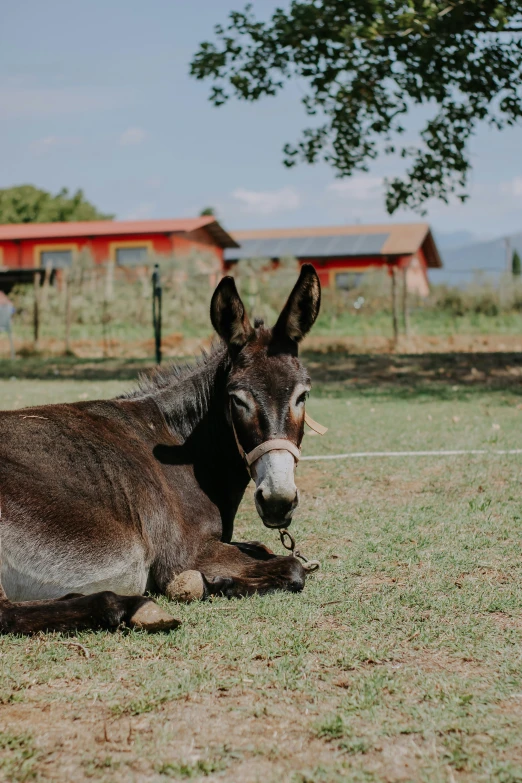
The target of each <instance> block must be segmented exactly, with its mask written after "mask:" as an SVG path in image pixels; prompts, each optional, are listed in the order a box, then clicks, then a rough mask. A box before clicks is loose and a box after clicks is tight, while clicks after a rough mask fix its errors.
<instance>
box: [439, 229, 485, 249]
mask: <svg viewBox="0 0 522 783" xmlns="http://www.w3.org/2000/svg"><path fill="white" fill-rule="evenodd" d="M433 236H434V238H435V242H436V243H437V247H438V248H439V250H446V248H449V247H451V248H453V247H460V246H461V245H471V244H472V243H474V242H478V241H479V239H478V237H477V235H476V234H472V233H471V231H449V232H447V233H444V232H442V231H433Z"/></svg>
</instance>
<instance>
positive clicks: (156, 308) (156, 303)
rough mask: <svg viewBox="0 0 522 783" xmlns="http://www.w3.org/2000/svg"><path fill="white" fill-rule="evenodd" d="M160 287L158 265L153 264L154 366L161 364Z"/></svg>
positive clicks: (161, 292)
mask: <svg viewBox="0 0 522 783" xmlns="http://www.w3.org/2000/svg"><path fill="white" fill-rule="evenodd" d="M162 294H163V291H162V287H161V277H160V269H159V264H154V271H153V273H152V326H153V329H154V342H155V348H156V364H161V358H162V357H161V300H162Z"/></svg>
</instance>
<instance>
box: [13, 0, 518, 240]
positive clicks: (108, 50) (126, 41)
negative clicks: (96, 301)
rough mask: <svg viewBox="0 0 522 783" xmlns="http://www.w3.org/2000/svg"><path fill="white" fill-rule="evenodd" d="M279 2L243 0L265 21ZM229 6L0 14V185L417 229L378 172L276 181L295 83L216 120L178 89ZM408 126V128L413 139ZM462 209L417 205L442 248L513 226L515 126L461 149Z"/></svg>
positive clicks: (49, 5) (71, 0)
mask: <svg viewBox="0 0 522 783" xmlns="http://www.w3.org/2000/svg"><path fill="white" fill-rule="evenodd" d="M282 4H283V5H284V0H279V2H273V0H256V2H254V7H255V9H256V11H258V12H261V13H262V14H263V15H265V16H266V15H268V14H269V13H270V11H271V9H273V8H274V7H275V6H276V5H282ZM243 5H244V1H243V0H193V1H192V2H189V0H154V2H148V3H144V2H143V1H142V0H140V2H137V0H103V2H102V1H101V0H89V2H88V3H86V2H80V1H79V0H45V2H41V0H23V1H22V2H19V3H2V4H1V6H0V188H4V187H10V186H12V185H18V184H25V183H30V184H34V185H36V186H38V187H41V188H45V189H46V190H50V191H53V192H56V191H58V190H59V189H60V188H62V187H68V188H69V189H71V190H76V189H77V188H82V189H83V190H84V192H85V194H86V196H87V198H88V199H89V200H91V201H92V202H93V203H94V204H95V205H96V206H97V207H98V208H99V209H101V210H102V211H105V212H109V213H114V214H115V215H116V217H117V218H119V219H139V218H164V217H183V216H190V215H197V214H198V213H199V211H200V210H201V209H202V208H203V207H206V206H213V207H214V208H215V209H216V210H217V213H218V217H219V219H220V220H221V221H222V223H223V225H224V226H225V227H226V228H228V229H232V230H233V229H246V228H264V227H266V228H270V227H284V226H305V225H329V224H339V223H354V222H361V223H372V222H373V223H375V222H381V221H382V222H388V221H391V220H393V221H405V220H418V219H419V217H418V215H416V214H415V213H411V212H406V211H402V212H397V213H396V214H395V215H394V216H393V217H392V218H390V217H389V216H388V215H387V214H386V210H385V207H384V190H383V185H382V180H383V177H384V176H386V175H388V176H389V175H393V174H396V173H400V170H399V169H394V166H396V165H397V164H396V163H393V162H390V161H386V160H380V161H377V162H375V164H374V165H373V167H372V169H371V171H370V172H369V173H368V174H357V175H355V176H353V177H351V178H350V179H345V180H338V179H335V177H334V174H333V172H332V171H331V170H330V169H329V168H328V167H327V166H326V165H324V164H321V165H317V166H307V165H305V164H302V165H300V166H298V167H296V168H293V169H286V168H285V167H284V166H283V164H282V158H283V154H282V148H283V145H284V144H285V143H286V142H289V141H290V142H292V141H295V140H297V139H298V138H299V136H300V132H301V130H302V129H303V128H304V127H306V124H307V119H308V118H307V117H306V116H305V114H304V110H303V108H302V105H301V98H302V95H303V85H302V84H300V83H298V82H296V83H292V84H289V85H288V87H286V88H285V90H284V92H283V93H282V94H281V95H280V96H277V97H275V98H270V99H264V100H262V101H261V102H259V103H256V104H244V103H240V102H239V101H233V102H231V103H229V104H227V105H226V106H224V107H222V108H219V109H216V108H214V107H213V106H212V105H211V104H210V103H209V101H208V93H209V85H208V84H205V83H201V82H197V81H195V80H194V79H192V78H190V77H189V74H188V71H189V63H190V60H191V57H192V56H193V54H194V53H195V51H196V50H197V48H198V45H199V43H201V42H202V41H204V40H209V39H212V30H213V26H214V25H215V24H217V23H220V22H224V21H225V20H226V18H227V15H228V13H229V12H230V11H231V10H232V9H240V8H242V7H243ZM420 119H421V116H420V115H419V114H418V113H415V112H414V113H413V114H412V116H411V117H410V118H409V120H408V123H407V127H408V135H409V138H411V139H412V140H414V139H415V136H416V130H417V128H418V126H419V122H420ZM471 151H472V160H473V166H474V169H473V173H472V176H471V181H470V187H469V192H470V199H469V201H468V202H467V204H465V205H460V204H458V203H455V204H451V205H449V206H446V205H444V204H442V203H430V204H429V205H428V215H427V218H426V219H427V220H429V221H430V223H431V224H432V227H433V228H434V229H435V231H436V232H437V235H438V236H440V237H441V241H445V243H446V244H448V243H450V244H451V242H453V243H458V242H459V241H465V240H467V239H470V240H471V239H476V238H479V239H482V238H484V239H487V238H490V237H496V236H499V235H503V234H506V233H514V232H517V231H520V230H521V228H522V127H521V126H519V127H517V128H514V129H509V130H507V131H503V132H498V131H493V130H490V129H488V128H487V127H483V128H481V129H480V130H479V131H478V133H477V135H476V137H475V138H474V139H473V142H472V146H471Z"/></svg>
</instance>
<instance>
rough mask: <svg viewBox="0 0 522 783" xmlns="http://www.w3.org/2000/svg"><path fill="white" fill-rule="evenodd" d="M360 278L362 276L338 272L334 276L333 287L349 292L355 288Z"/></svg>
mask: <svg viewBox="0 0 522 783" xmlns="http://www.w3.org/2000/svg"><path fill="white" fill-rule="evenodd" d="M361 277H362V275H360V274H354V272H338V273H337V274H336V275H335V287H336V288H341V289H342V290H343V291H350V289H352V288H357V286H358V285H359V283H360V282H361Z"/></svg>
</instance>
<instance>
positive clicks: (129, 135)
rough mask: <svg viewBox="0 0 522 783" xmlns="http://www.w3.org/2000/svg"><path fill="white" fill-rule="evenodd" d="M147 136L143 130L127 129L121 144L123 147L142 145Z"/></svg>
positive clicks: (121, 137) (122, 136)
mask: <svg viewBox="0 0 522 783" xmlns="http://www.w3.org/2000/svg"><path fill="white" fill-rule="evenodd" d="M146 135H147V134H146V132H145V131H144V130H143V128H127V130H126V131H124V132H123V133H122V134H121V136H120V144H121V146H122V147H132V146H134V145H135V144H141V142H142V141H143V140H144V138H145V136H146Z"/></svg>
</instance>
